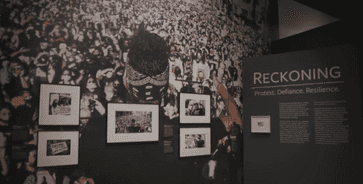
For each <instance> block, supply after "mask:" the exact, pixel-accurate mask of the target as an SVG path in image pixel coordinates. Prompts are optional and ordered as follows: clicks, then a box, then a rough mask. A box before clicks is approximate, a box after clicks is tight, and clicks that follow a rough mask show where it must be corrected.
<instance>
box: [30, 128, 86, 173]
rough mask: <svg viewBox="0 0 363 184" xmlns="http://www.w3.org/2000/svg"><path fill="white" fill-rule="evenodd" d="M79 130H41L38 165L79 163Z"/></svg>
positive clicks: (39, 134) (39, 133)
mask: <svg viewBox="0 0 363 184" xmlns="http://www.w3.org/2000/svg"><path fill="white" fill-rule="evenodd" d="M78 149H79V132H78V131H64V132H63V131H39V132H38V154H37V155H38V162H37V166H38V167H50V166H65V165H78Z"/></svg>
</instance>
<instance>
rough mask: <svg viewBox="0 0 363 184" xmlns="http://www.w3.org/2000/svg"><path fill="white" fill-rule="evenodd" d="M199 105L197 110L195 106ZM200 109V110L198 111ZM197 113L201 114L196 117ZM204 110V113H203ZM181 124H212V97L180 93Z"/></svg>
mask: <svg viewBox="0 0 363 184" xmlns="http://www.w3.org/2000/svg"><path fill="white" fill-rule="evenodd" d="M195 104H197V105H196V106H198V107H197V108H194V105H195ZM198 108H199V109H198ZM195 109H198V110H197V112H201V113H199V114H198V115H195V114H194V112H195ZM203 109H204V113H203V112H202V111H203ZM179 110H180V123H210V96H209V95H202V94H189V93H180V108H179Z"/></svg>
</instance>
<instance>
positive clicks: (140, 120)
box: [107, 103, 159, 143]
mask: <svg viewBox="0 0 363 184" xmlns="http://www.w3.org/2000/svg"><path fill="white" fill-rule="evenodd" d="M133 120H135V122H134V123H132V121H133ZM131 124H134V126H133V127H132V126H131ZM135 127H136V128H135ZM135 129H136V131H135ZM152 141H159V106H158V105H154V104H124V103H108V104H107V143H128V142H152Z"/></svg>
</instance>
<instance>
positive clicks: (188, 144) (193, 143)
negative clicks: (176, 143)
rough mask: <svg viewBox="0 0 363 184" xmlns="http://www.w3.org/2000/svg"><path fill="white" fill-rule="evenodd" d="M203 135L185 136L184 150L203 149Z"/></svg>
mask: <svg viewBox="0 0 363 184" xmlns="http://www.w3.org/2000/svg"><path fill="white" fill-rule="evenodd" d="M204 147H205V134H188V135H185V149H194V148H204Z"/></svg>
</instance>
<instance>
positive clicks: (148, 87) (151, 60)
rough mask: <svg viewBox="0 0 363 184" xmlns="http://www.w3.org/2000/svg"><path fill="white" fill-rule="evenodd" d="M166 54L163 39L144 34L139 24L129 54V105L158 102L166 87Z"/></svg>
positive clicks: (162, 96) (167, 72)
mask: <svg viewBox="0 0 363 184" xmlns="http://www.w3.org/2000/svg"><path fill="white" fill-rule="evenodd" d="M169 54H170V50H169V47H168V46H167V44H166V42H165V41H164V39H163V38H161V37H160V36H158V35H157V34H153V33H149V32H148V31H146V30H145V29H144V23H141V24H140V26H139V30H138V31H137V33H136V35H135V36H134V37H133V38H132V40H131V45H130V51H129V52H128V58H129V62H128V63H127V65H126V77H127V83H128V91H129V93H128V96H127V101H128V102H131V103H135V102H139V103H140V102H141V103H156V104H159V103H161V101H162V98H164V96H165V93H166V92H167V89H168V87H169V61H168V59H169Z"/></svg>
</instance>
